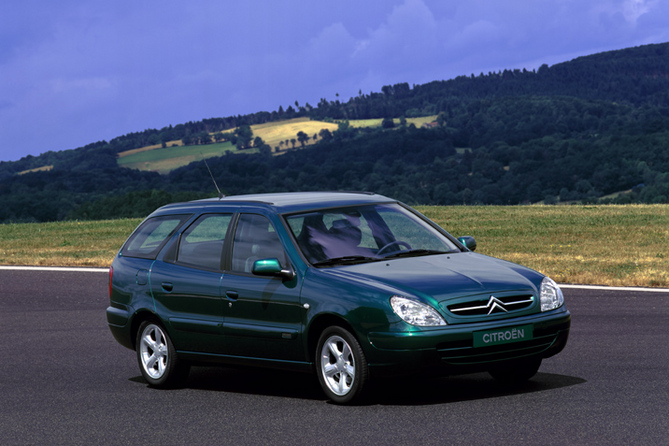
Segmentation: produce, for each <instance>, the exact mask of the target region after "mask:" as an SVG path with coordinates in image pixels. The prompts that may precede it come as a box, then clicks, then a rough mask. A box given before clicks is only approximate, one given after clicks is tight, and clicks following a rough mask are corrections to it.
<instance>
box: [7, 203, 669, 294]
mask: <svg viewBox="0 0 669 446" xmlns="http://www.w3.org/2000/svg"><path fill="white" fill-rule="evenodd" d="M417 208H418V209H419V210H420V211H421V212H423V213H424V214H425V215H427V216H428V217H430V218H431V219H433V220H434V221H436V222H437V223H439V224H440V225H441V226H443V227H444V228H446V229H448V231H449V232H451V233H452V234H453V235H456V236H460V235H473V236H474V237H476V240H477V242H478V249H477V252H479V253H481V254H487V255H491V256H494V257H499V258H502V259H506V260H510V261H513V262H516V263H520V264H523V265H526V266H529V267H531V268H534V269H536V270H538V271H541V272H543V273H545V274H548V275H550V276H551V277H553V278H554V279H555V280H557V281H558V282H561V283H579V284H597V285H616V286H644V287H648V286H650V287H668V286H669V266H668V265H667V260H666V257H667V255H668V253H669V205H630V206H509V207H504V206H453V207H445V206H418V207H417ZM139 222H140V220H139V219H126V220H112V221H93V222H76V221H71V222H60V223H26V224H7V225H0V264H4V265H45V266H46V265H49V266H52V265H59V266H102V267H106V266H109V264H110V263H111V261H112V259H113V257H114V255H115V254H116V252H117V251H118V249H119V247H120V246H121V244H122V243H123V241H124V240H125V238H126V237H127V236H128V235H129V234H130V232H131V231H132V230H133V229H134V228H135V226H137V224H138V223H139Z"/></svg>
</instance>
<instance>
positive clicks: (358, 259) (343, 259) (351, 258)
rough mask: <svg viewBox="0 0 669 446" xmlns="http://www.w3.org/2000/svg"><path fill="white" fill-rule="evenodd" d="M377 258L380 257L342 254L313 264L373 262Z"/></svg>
mask: <svg viewBox="0 0 669 446" xmlns="http://www.w3.org/2000/svg"><path fill="white" fill-rule="evenodd" d="M377 260H380V259H377V258H375V257H365V256H343V257H335V258H332V259H327V260H321V261H320V262H316V263H314V264H313V265H314V266H329V265H347V264H354V263H363V262H374V261H377Z"/></svg>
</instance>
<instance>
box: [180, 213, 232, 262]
mask: <svg viewBox="0 0 669 446" xmlns="http://www.w3.org/2000/svg"><path fill="white" fill-rule="evenodd" d="M231 220H232V214H205V215H202V216H201V217H200V218H198V219H197V220H195V222H194V223H193V224H192V225H190V227H188V229H186V230H185V231H184V233H183V234H182V235H181V242H180V243H179V250H178V253H177V262H178V263H185V264H188V265H192V266H196V267H201V268H206V269H216V270H219V269H221V255H222V254H223V242H224V241H225V233H226V232H227V231H228V226H230V221H231Z"/></svg>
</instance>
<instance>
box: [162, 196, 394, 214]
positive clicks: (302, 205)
mask: <svg viewBox="0 0 669 446" xmlns="http://www.w3.org/2000/svg"><path fill="white" fill-rule="evenodd" d="M395 202H396V200H393V199H392V198H388V197H385V196H383V195H378V194H374V193H370V192H284V193H270V194H248V195H231V196H229V197H222V198H206V199H204V200H195V201H189V202H187V203H173V204H168V205H167V206H163V207H162V208H160V209H159V210H158V211H156V213H158V212H159V211H160V213H161V214H162V213H172V212H174V211H183V210H191V211H193V210H200V209H208V210H209V209H210V210H214V209H215V208H216V207H220V206H221V205H228V206H229V205H239V206H255V207H267V208H272V209H273V210H274V211H275V212H276V213H280V214H283V213H291V212H299V211H308V210H315V209H326V208H334V207H342V206H354V205H360V204H372V203H395ZM168 211H169V212H168Z"/></svg>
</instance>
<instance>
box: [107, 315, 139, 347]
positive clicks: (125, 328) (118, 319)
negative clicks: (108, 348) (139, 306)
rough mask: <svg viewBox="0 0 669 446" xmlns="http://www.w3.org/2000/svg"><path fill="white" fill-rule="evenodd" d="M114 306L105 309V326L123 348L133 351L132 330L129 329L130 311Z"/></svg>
mask: <svg viewBox="0 0 669 446" xmlns="http://www.w3.org/2000/svg"><path fill="white" fill-rule="evenodd" d="M123 307H124V308H118V307H116V306H109V307H107V311H106V313H107V324H108V325H109V330H111V333H112V335H113V336H114V339H116V341H117V342H118V343H119V344H121V345H122V346H124V347H127V348H129V349H131V350H134V349H135V347H134V345H133V339H132V330H131V327H130V311H129V310H128V309H127V308H126V307H125V306H123Z"/></svg>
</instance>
